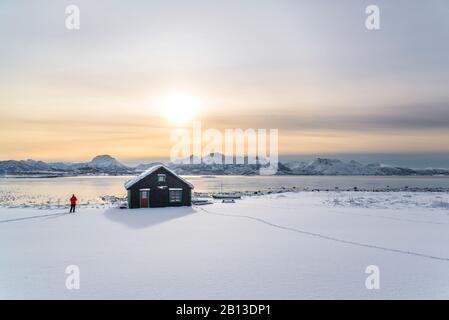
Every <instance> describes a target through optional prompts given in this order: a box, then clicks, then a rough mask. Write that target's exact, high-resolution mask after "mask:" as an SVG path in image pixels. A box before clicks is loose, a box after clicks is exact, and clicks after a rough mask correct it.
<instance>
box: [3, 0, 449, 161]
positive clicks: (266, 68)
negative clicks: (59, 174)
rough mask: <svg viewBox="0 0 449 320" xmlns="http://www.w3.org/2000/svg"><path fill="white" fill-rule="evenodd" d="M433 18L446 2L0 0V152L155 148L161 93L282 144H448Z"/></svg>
mask: <svg viewBox="0 0 449 320" xmlns="http://www.w3.org/2000/svg"><path fill="white" fill-rule="evenodd" d="M69 4H76V5H78V6H79V8H80V10H81V29H80V30H78V31H69V30H67V29H66V28H65V18H66V15H65V7H66V6H67V5H69ZM369 4H377V5H378V6H379V7H380V18H381V20H380V21H381V30H378V31H369V30H367V29H366V28H365V19H366V14H365V8H366V6H367V5H369ZM448 17H449V2H448V1H446V0H438V1H437V0H429V1H418V0H402V1H401V0H395V1H379V0H377V1H360V0H351V1H350V0H343V1H328V0H326V1H324V0H323V1H316V0H315V1H299V0H291V1H290V0H272V1H271V0H270V1H264V0H257V1H256V0H254V1H251V0H245V1H242V0H239V1H235V0H226V1H224V0H223V1H211V0H208V1H196V0H189V1H186V0H182V1H181V0H164V1H162V0H159V1H113V0H107V1H106V0H104V1H101V0H96V1H51V0H47V1H43V0H34V1H26V0H10V1H8V0H6V1H5V0H2V1H1V2H0V40H1V42H0V112H1V117H0V127H1V135H0V159H20V158H35V159H44V160H84V159H88V158H91V157H93V156H94V155H96V154H99V153H108V154H112V155H114V156H116V157H117V158H120V159H125V160H132V159H149V158H167V157H168V156H169V150H170V147H171V144H170V141H169V137H170V130H172V128H173V127H174V124H173V123H170V121H169V120H168V119H164V118H163V117H161V115H160V114H159V113H158V110H157V108H156V107H155V105H154V103H153V101H154V99H157V97H159V96H161V95H163V94H166V93H167V92H173V93H177V92H183V93H188V94H189V95H192V96H194V97H196V98H197V99H198V100H199V101H201V105H202V109H201V112H200V114H199V115H198V119H197V120H201V121H202V124H203V127H205V128H217V129H224V128H242V129H246V128H255V129H257V128H267V129H268V128H277V129H279V138H280V152H281V153H282V154H283V155H288V154H326V153H357V154H363V153H368V154H372V153H382V154H385V153H398V152H399V153H401V152H404V153H429V154H437V153H442V152H449V90H448V87H449V86H448V84H449V19H448ZM183 125H184V126H186V125H188V124H183ZM429 159H430V158H429Z"/></svg>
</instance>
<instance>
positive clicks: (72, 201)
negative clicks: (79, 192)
mask: <svg viewBox="0 0 449 320" xmlns="http://www.w3.org/2000/svg"><path fill="white" fill-rule="evenodd" d="M76 200H78V199H77V198H76V197H75V196H73V197H71V198H70V204H76Z"/></svg>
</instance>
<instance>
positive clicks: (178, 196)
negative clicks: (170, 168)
mask: <svg viewBox="0 0 449 320" xmlns="http://www.w3.org/2000/svg"><path fill="white" fill-rule="evenodd" d="M168 191H169V193H168V194H169V199H170V202H171V203H181V202H182V189H169V190H168Z"/></svg>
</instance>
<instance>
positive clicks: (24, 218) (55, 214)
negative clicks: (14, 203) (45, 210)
mask: <svg viewBox="0 0 449 320" xmlns="http://www.w3.org/2000/svg"><path fill="white" fill-rule="evenodd" d="M65 214H68V213H66V212H63V213H61V212H59V213H51V214H43V215H37V216H30V217H23V218H16V219H8V220H1V221H0V223H8V222H16V221H23V220H31V219H38V218H45V217H52V216H58V215H65Z"/></svg>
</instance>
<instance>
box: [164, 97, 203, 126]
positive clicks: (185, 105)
mask: <svg viewBox="0 0 449 320" xmlns="http://www.w3.org/2000/svg"><path fill="white" fill-rule="evenodd" d="M157 107H158V109H159V110H160V112H161V114H162V116H163V117H164V118H165V119H167V120H168V121H170V122H174V123H177V124H181V123H186V122H189V121H191V120H193V119H194V118H195V116H196V115H197V114H198V112H199V109H200V101H199V99H198V98H196V97H194V96H193V95H189V94H182V93H175V94H168V95H165V96H163V97H161V98H159V99H158V101H157Z"/></svg>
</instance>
